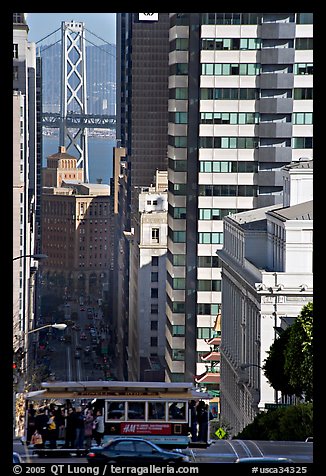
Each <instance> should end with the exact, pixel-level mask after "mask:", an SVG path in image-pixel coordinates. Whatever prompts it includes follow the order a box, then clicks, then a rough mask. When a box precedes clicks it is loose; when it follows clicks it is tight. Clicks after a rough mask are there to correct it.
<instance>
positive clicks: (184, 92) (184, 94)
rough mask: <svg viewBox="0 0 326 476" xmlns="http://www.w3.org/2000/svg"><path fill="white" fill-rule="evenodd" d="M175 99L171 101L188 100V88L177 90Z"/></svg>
mask: <svg viewBox="0 0 326 476" xmlns="http://www.w3.org/2000/svg"><path fill="white" fill-rule="evenodd" d="M174 91H175V94H174V97H172V98H171V99H188V88H175V89H174Z"/></svg>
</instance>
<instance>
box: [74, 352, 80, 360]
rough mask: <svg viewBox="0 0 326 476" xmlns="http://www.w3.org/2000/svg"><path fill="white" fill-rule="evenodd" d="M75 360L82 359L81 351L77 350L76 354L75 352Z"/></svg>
mask: <svg viewBox="0 0 326 476" xmlns="http://www.w3.org/2000/svg"><path fill="white" fill-rule="evenodd" d="M75 358H76V359H80V352H79V350H76V352H75Z"/></svg>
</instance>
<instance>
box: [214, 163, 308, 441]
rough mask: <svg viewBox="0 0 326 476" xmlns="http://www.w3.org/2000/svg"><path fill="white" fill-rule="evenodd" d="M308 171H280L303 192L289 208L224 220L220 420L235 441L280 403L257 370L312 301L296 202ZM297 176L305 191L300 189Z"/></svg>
mask: <svg viewBox="0 0 326 476" xmlns="http://www.w3.org/2000/svg"><path fill="white" fill-rule="evenodd" d="M312 163H313V162H312V161H300V162H293V163H292V164H291V165H289V166H286V167H284V170H283V172H284V180H285V181H286V182H288V185H289V189H295V190H301V191H302V194H301V195H300V194H296V201H297V202H298V203H296V204H295V205H292V206H286V207H280V206H278V205H274V206H273V207H265V208H260V209H256V210H252V211H248V212H243V213H239V214H235V215H233V216H229V217H226V218H225V219H224V247H223V250H222V251H219V252H218V255H219V257H220V259H221V261H222V276H223V286H222V307H223V317H222V343H221V347H220V352H221V416H222V418H223V420H224V421H226V422H227V423H228V424H229V425H230V426H231V428H232V433H233V435H236V434H237V433H238V432H240V431H241V430H242V429H243V428H244V427H245V426H246V425H247V424H249V423H251V421H252V420H253V418H254V416H255V415H256V414H257V412H258V411H259V410H263V409H264V408H265V404H268V403H277V402H279V401H280V400H279V399H280V395H277V393H276V392H275V391H274V389H273V388H272V387H271V386H270V385H269V382H268V381H267V380H266V378H265V377H264V374H263V371H262V368H261V367H262V366H263V364H264V360H265V359H266V358H267V356H268V354H267V352H268V351H269V349H270V346H271V344H272V343H273V341H274V340H275V338H276V336H277V335H278V334H277V332H278V331H279V330H280V329H282V328H283V329H284V328H286V327H287V326H288V325H290V324H291V323H292V322H293V320H294V319H295V318H296V317H297V316H298V315H299V314H300V312H301V310H302V307H303V306H304V305H306V304H307V303H308V302H311V301H312V300H313V269H312V252H313V202H312V200H310V201H303V202H302V200H305V198H306V197H307V196H308V197H309V196H311V194H312V173H313V166H312ZM299 170H301V177H302V179H303V180H304V182H305V183H306V184H310V187H308V189H307V188H303V187H300V186H298V181H299V178H300V173H299V172H298V171H299ZM293 171H295V172H294V173H293ZM292 181H293V183H292ZM286 201H288V197H286Z"/></svg>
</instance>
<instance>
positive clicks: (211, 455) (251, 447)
mask: <svg viewBox="0 0 326 476" xmlns="http://www.w3.org/2000/svg"><path fill="white" fill-rule="evenodd" d="M13 450H14V451H17V452H18V453H19V454H21V455H22V456H23V461H24V462H31V463H33V464H36V465H37V464H42V463H58V462H60V463H67V462H69V463H87V460H86V458H85V457H78V456H73V455H72V456H68V457H62V456H61V457H57V458H55V457H53V458H52V457H48V458H41V457H38V456H35V455H32V454H31V450H28V449H27V453H28V454H26V453H25V451H26V449H25V447H24V445H23V444H22V443H21V442H20V441H19V440H17V439H16V440H14V442H13ZM183 452H184V453H186V454H188V455H189V456H190V458H191V460H192V462H194V463H211V464H216V463H234V462H235V460H236V459H237V458H238V457H243V456H262V455H264V456H279V457H288V458H290V459H292V460H293V461H294V463H298V464H308V465H310V464H311V463H313V443H305V442H303V441H251V440H218V441H213V442H212V444H211V445H210V446H208V447H207V448H188V449H186V450H184V451H183Z"/></svg>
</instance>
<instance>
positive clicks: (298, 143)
mask: <svg viewBox="0 0 326 476" xmlns="http://www.w3.org/2000/svg"><path fill="white" fill-rule="evenodd" d="M312 143H313V141H312V137H293V139H292V147H293V148H294V149H312V147H313V145H312Z"/></svg>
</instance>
